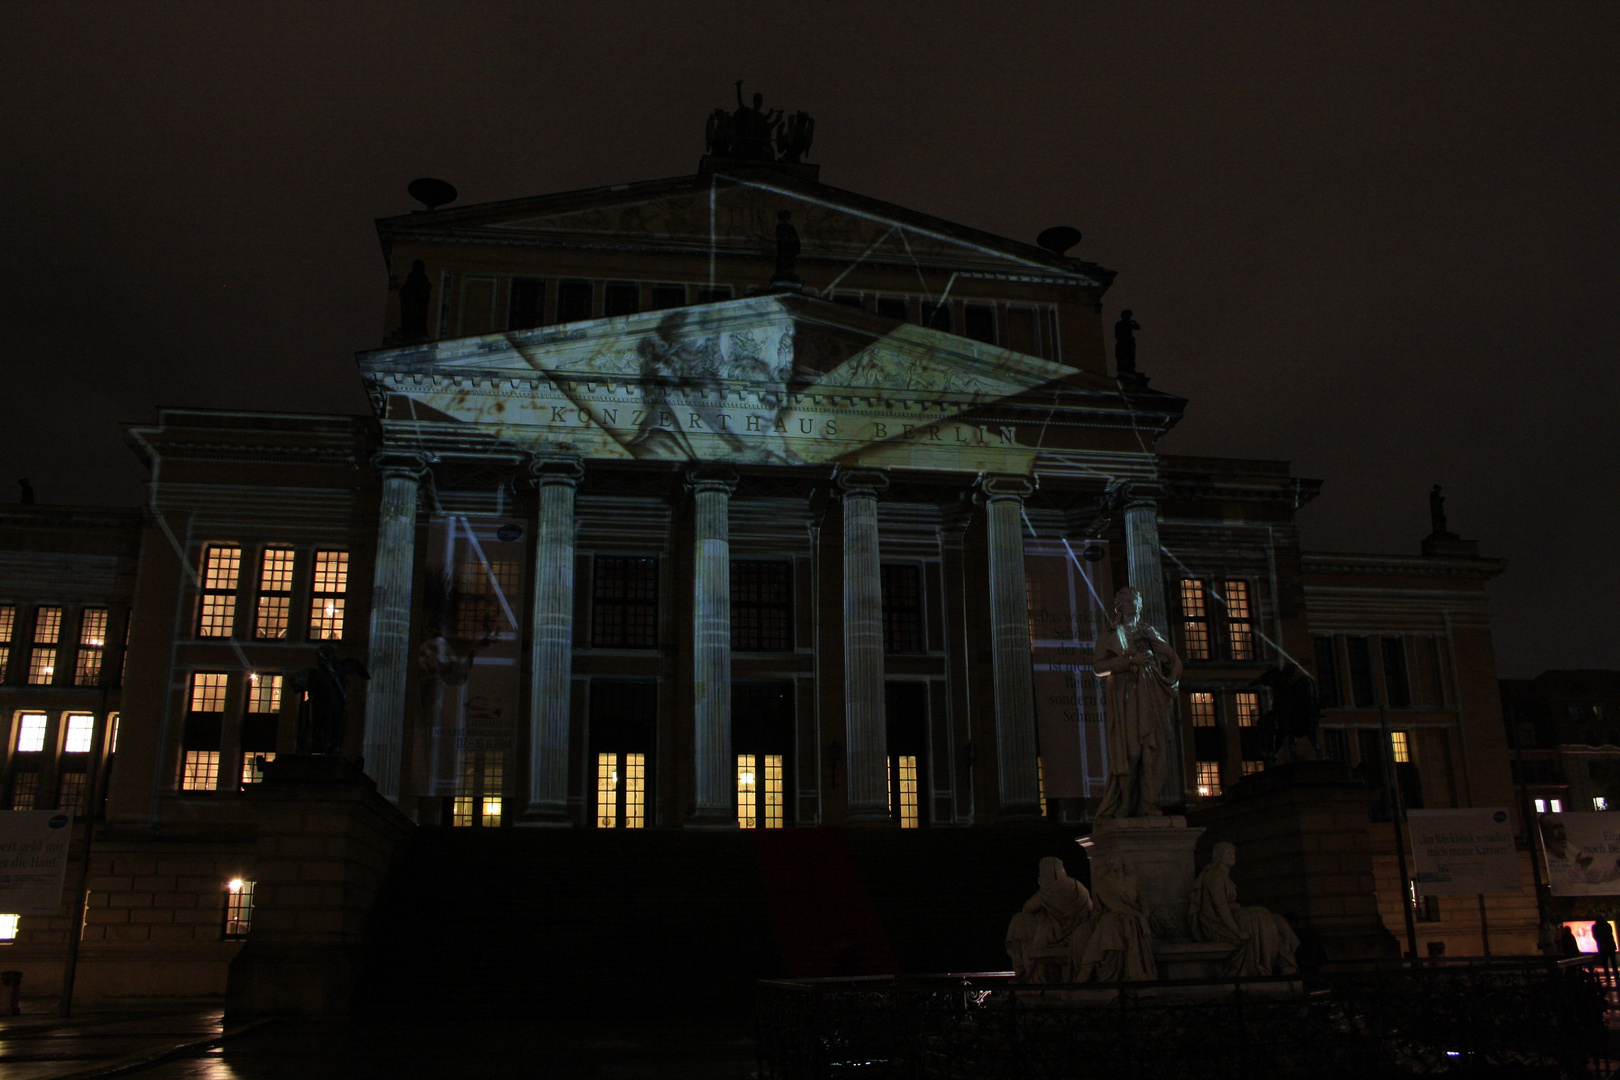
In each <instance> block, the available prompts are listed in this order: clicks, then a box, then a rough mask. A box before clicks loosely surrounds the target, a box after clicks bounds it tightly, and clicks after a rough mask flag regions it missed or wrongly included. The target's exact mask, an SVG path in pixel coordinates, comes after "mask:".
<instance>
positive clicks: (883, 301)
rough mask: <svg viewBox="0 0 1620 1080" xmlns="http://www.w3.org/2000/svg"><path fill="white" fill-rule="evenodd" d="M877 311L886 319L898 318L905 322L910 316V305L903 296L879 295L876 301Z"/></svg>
mask: <svg viewBox="0 0 1620 1080" xmlns="http://www.w3.org/2000/svg"><path fill="white" fill-rule="evenodd" d="M877 313H878V314H879V315H882V316H883V317H884V318H886V319H899V320H900V321H901V322H905V321H906V320H907V319H909V318H911V305H910V304H909V303H907V302H906V298H905V297H903V296H880V297H878V302H877Z"/></svg>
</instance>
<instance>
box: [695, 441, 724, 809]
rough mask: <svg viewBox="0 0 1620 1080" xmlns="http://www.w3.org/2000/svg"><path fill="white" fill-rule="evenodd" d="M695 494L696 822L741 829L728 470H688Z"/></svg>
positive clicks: (714, 468)
mask: <svg viewBox="0 0 1620 1080" xmlns="http://www.w3.org/2000/svg"><path fill="white" fill-rule="evenodd" d="M686 486H687V490H688V491H690V492H691V493H692V528H693V537H692V726H693V756H694V759H695V760H694V765H695V767H696V768H695V777H696V793H695V794H696V807H695V809H694V811H693V814H692V820H691V822H690V824H692V825H703V826H713V827H730V828H735V827H736V825H737V805H736V797H737V786H736V785H737V780H736V769H735V765H734V759H733V758H732V753H731V540H730V535H731V527H730V501H731V493H732V491H733V490H735V488H736V486H737V474H736V473H735V472H734V471H732V470H731V469H729V468H727V467H725V466H715V465H706V466H699V467H698V468H695V469H692V470H691V471H690V472H688V473H687V478H686Z"/></svg>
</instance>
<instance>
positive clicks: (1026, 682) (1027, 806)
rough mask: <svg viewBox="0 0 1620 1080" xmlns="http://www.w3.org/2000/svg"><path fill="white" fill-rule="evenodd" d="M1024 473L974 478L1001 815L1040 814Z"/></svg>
mask: <svg viewBox="0 0 1620 1080" xmlns="http://www.w3.org/2000/svg"><path fill="white" fill-rule="evenodd" d="M1034 490H1035V486H1034V484H1032V483H1030V480H1029V478H1028V477H1026V476H1017V475H1012V474H1005V473H991V474H990V475H988V476H986V477H984V478H983V479H982V480H981V481H980V482H979V492H978V497H979V501H980V502H981V503H982V504H983V505H984V509H985V526H986V528H985V532H986V537H987V540H988V545H989V559H990V566H989V570H990V643H991V670H992V672H993V674H994V678H995V693H996V780H997V785H998V792H999V795H1000V803H1001V816H1002V817H1033V816H1037V815H1039V814H1040V811H1041V807H1040V782H1039V779H1038V777H1037V775H1036V761H1035V757H1036V749H1035V681H1034V680H1035V676H1034V670H1033V669H1032V667H1031V663H1032V661H1031V659H1030V651H1029V595H1028V591H1027V588H1026V586H1025V582H1024V535H1023V520H1022V518H1023V508H1024V499H1025V498H1026V497H1028V496H1029V495H1031V494H1032V493H1033V492H1034Z"/></svg>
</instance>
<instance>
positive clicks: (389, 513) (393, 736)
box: [362, 450, 427, 803]
mask: <svg viewBox="0 0 1620 1080" xmlns="http://www.w3.org/2000/svg"><path fill="white" fill-rule="evenodd" d="M371 466H372V468H374V469H376V470H377V473H378V474H379V475H380V476H381V477H382V504H381V506H380V507H379V509H378V513H377V563H376V568H375V570H374V571H373V577H372V585H371V632H370V641H371V656H370V662H369V664H367V667H368V668H369V670H370V672H371V683H370V685H369V686H368V687H367V689H366V720H365V735H364V742H363V747H364V748H363V750H362V753H363V754H364V755H365V768H366V772H367V774H368V775H370V776H371V777H373V778H374V779H375V780H376V781H377V791H378V793H379V794H380V795H382V796H383V797H384V798H386V799H388V800H389V801H391V802H395V803H397V802H399V785H400V766H401V759H402V748H403V746H404V742H405V673H406V670H407V669H406V665H407V663H408V661H409V657H410V631H411V586H412V583H413V581H414V580H415V577H416V504H417V495H418V491H419V489H420V486H421V482H422V477H423V476H424V475H425V474H426V471H427V462H426V460H425V459H424V458H423V457H422V455H420V454H414V453H400V452H396V451H387V450H385V451H383V452H382V453H379V454H377V455H376V456H375V457H373V458H372V459H371Z"/></svg>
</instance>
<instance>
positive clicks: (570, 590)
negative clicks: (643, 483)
mask: <svg viewBox="0 0 1620 1080" xmlns="http://www.w3.org/2000/svg"><path fill="white" fill-rule="evenodd" d="M584 472H585V470H584V467H583V466H582V465H581V464H580V461H579V459H578V458H575V457H567V456H560V457H537V458H535V459H534V460H533V461H531V462H530V463H529V475H530V476H531V477H532V478H533V480H534V485H535V488H536V489H537V490H538V492H539V496H540V510H539V521H538V525H537V528H536V529H535V542H534V624H533V627H532V629H531V632H530V634H529V801H528V806H527V807H526V808H525V810H524V813H523V815H522V817H521V819H520V821H521V823H523V824H534V825H567V824H570V821H569V818H568V727H569V720H570V716H569V711H570V710H569V706H570V700H571V693H570V691H571V681H570V676H571V674H572V670H573V658H574V491H575V489H576V488H577V487H578V486H579V481H580V479H581V478H582V477H583V476H584Z"/></svg>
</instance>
